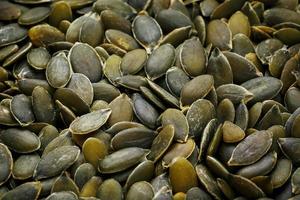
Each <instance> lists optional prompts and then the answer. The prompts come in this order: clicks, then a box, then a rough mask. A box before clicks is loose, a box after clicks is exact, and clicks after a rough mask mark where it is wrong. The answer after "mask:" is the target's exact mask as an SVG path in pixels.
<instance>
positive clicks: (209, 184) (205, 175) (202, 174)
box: [195, 164, 222, 199]
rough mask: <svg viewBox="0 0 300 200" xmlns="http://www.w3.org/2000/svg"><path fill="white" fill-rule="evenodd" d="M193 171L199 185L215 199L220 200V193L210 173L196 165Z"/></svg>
mask: <svg viewBox="0 0 300 200" xmlns="http://www.w3.org/2000/svg"><path fill="white" fill-rule="evenodd" d="M195 169H196V173H197V176H198V179H199V181H200V183H201V184H202V185H203V186H204V187H205V188H206V190H207V191H208V192H209V193H210V194H211V195H212V196H213V197H214V198H215V199H222V193H221V191H220V189H219V188H218V185H217V182H216V181H215V179H214V177H213V175H212V174H211V173H210V171H209V170H208V169H207V168H206V167H205V166H204V165H202V164H198V165H197V166H196V167H195Z"/></svg>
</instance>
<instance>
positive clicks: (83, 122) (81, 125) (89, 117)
mask: <svg viewBox="0 0 300 200" xmlns="http://www.w3.org/2000/svg"><path fill="white" fill-rule="evenodd" d="M111 112H112V111H111V109H109V108H108V109H103V110H98V111H94V112H91V113H88V114H85V115H82V116H81V117H79V118H77V119H75V120H74V121H73V122H72V123H71V125H70V131H71V132H72V133H73V134H87V133H90V132H93V131H95V130H97V129H99V128H100V127H101V126H102V125H103V124H105V123H106V121H107V120H108V118H109V117H110V114H111Z"/></svg>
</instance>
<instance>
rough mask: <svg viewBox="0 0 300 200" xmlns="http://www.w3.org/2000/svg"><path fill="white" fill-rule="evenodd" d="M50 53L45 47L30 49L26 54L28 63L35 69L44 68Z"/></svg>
mask: <svg viewBox="0 0 300 200" xmlns="http://www.w3.org/2000/svg"><path fill="white" fill-rule="evenodd" d="M50 58H51V55H50V54H49V52H48V51H47V49H46V48H43V47H40V48H35V49H31V50H30V51H29V52H28V54H27V61H28V63H29V64H30V65H31V66H32V67H33V68H35V69H46V67H47V64H48V62H49V60H50Z"/></svg>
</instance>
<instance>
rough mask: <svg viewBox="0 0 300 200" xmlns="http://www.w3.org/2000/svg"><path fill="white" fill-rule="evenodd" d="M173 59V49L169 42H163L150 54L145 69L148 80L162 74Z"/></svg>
mask: <svg viewBox="0 0 300 200" xmlns="http://www.w3.org/2000/svg"><path fill="white" fill-rule="evenodd" d="M174 61H175V49H174V47H173V46H172V45H170V44H164V45H162V46H160V47H158V48H157V49H155V50H154V51H153V52H152V54H150V56H149V58H148V60H147V63H146V66H145V71H146V74H147V77H148V78H149V79H150V80H155V79H157V78H159V77H161V76H163V75H164V74H165V73H166V72H167V70H168V69H169V68H170V67H172V65H173V64H174Z"/></svg>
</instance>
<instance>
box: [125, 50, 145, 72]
mask: <svg viewBox="0 0 300 200" xmlns="http://www.w3.org/2000/svg"><path fill="white" fill-rule="evenodd" d="M147 59H148V55H147V52H146V51H145V50H144V49H134V50H132V51H129V52H128V53H126V54H125V55H124V57H123V58H122V61H121V64H120V70H121V72H122V74H123V75H128V74H132V75H133V74H136V73H138V72H139V71H140V70H141V69H142V68H143V66H144V65H145V63H146V61H147Z"/></svg>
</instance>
